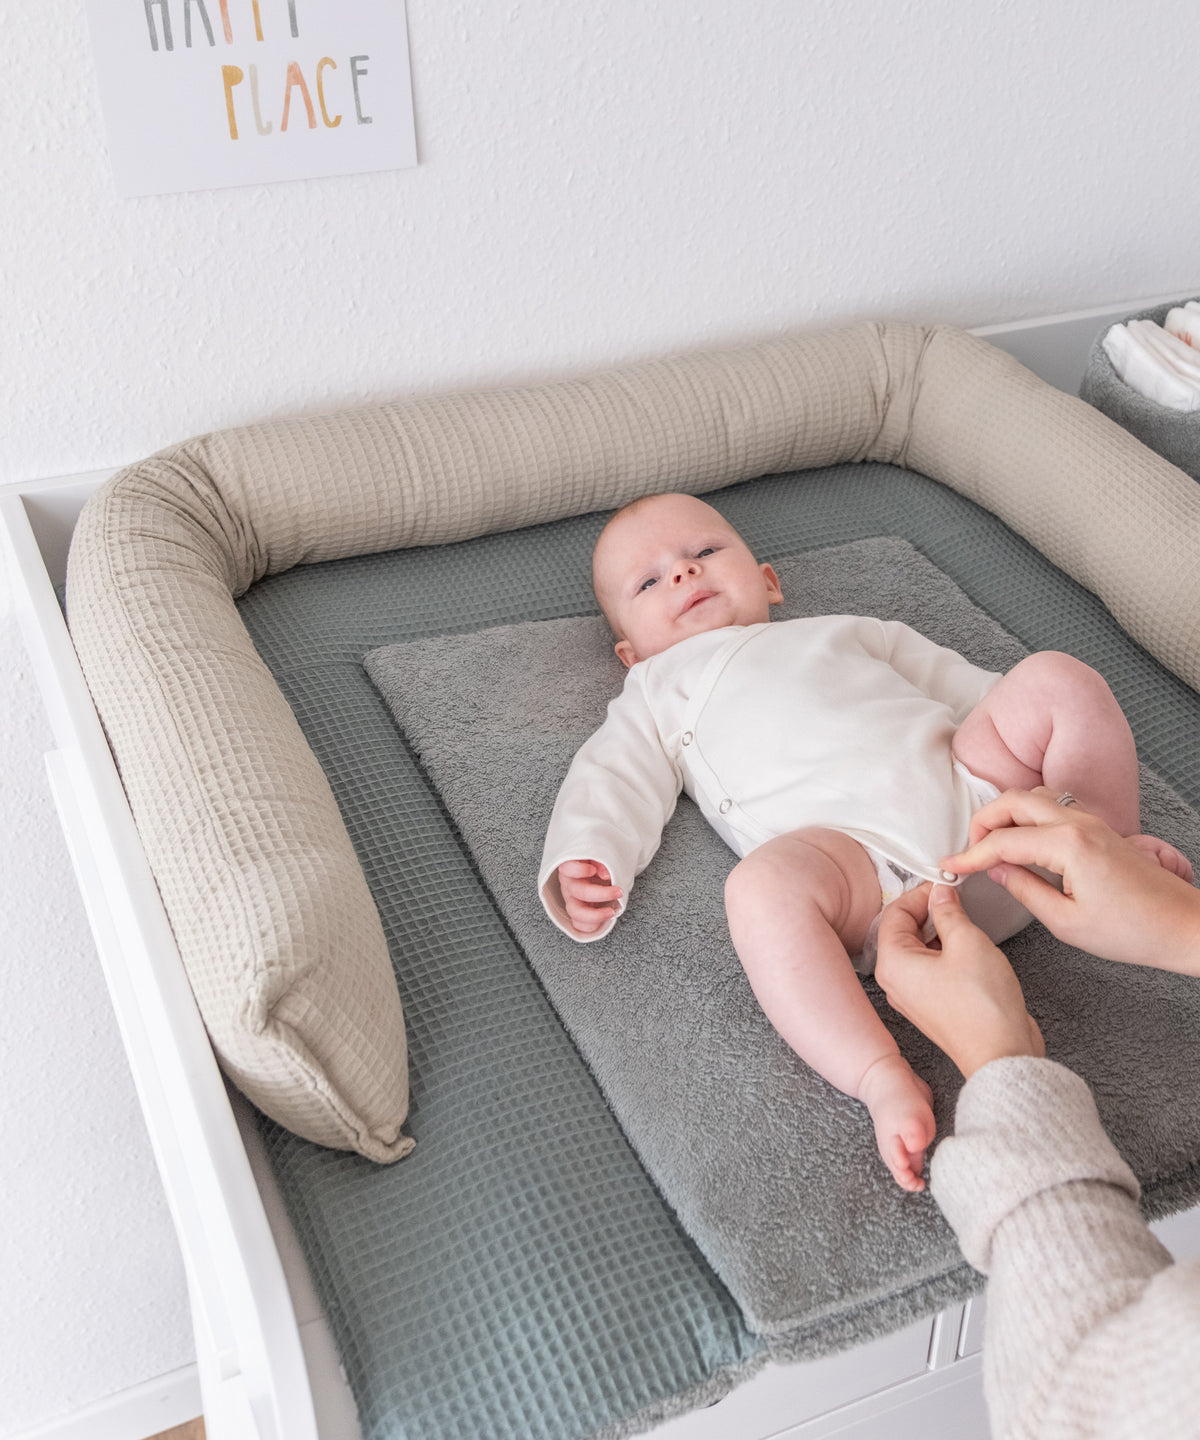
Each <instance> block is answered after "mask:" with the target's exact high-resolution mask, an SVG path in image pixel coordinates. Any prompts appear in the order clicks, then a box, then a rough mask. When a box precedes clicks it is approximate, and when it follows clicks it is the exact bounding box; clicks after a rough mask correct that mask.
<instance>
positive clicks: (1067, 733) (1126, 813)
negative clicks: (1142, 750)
mask: <svg viewBox="0 0 1200 1440" xmlns="http://www.w3.org/2000/svg"><path fill="white" fill-rule="evenodd" d="M954 754H955V756H956V757H957V758H958V759H959V760H961V761H962V763H963V764H964V765H965V766H966V767H967V769H968V770H970V771H971V772H972V773H973V774H975V775H978V776H979V777H980V778H981V779H983V780H990V781H991V783H992V784H993V785H995V786H996V787H997V789H999V790H1014V789H1016V790H1031V789H1033V788H1034V787H1035V786H1037V785H1046V786H1048V787H1049V788H1050V789H1051V790H1069V791H1070V792H1071V794H1072V795H1074V796H1075V798H1076V799H1077V800H1079V801H1081V802H1082V803H1083V804H1084V805H1086V806H1087V808H1088V809H1089V810H1091V811H1093V812H1094V813H1095V814H1097V815H1100V816H1101V817H1102V818H1103V819H1105V820H1106V821H1107V822H1108V823H1109V824H1110V825H1111V826H1112V827H1113V829H1114V830H1116V831H1117V833H1118V834H1120V835H1132V834H1134V832H1135V831H1136V830H1137V829H1138V763H1137V750H1136V748H1135V746H1134V743H1133V733H1132V731H1131V730H1130V728H1129V722H1128V721H1127V720H1126V719H1125V716H1124V713H1123V712H1122V710H1121V707H1120V706H1119V705H1118V704H1117V702H1116V700H1115V698H1114V697H1113V693H1112V691H1111V690H1110V689H1109V688H1108V685H1107V684H1106V683H1105V681H1104V678H1103V677H1102V676H1100V675H1098V674H1097V673H1096V672H1095V671H1094V670H1093V669H1091V667H1090V666H1088V665H1085V664H1083V662H1082V661H1080V660H1076V659H1075V658H1074V657H1073V656H1071V655H1061V654H1059V653H1058V652H1057V651H1053V650H1044V651H1041V652H1039V653H1038V654H1036V655H1030V656H1028V657H1027V658H1026V659H1024V660H1022V661H1021V662H1020V664H1018V665H1015V666H1014V667H1013V668H1012V669H1011V670H1010V671H1009V672H1008V674H1007V675H1005V676H1004V677H1003V678H1002V679H1001V680H999V681H998V682H997V683H996V685H995V686H993V688H992V689H991V690H990V691H989V692H988V694H987V695H986V696H984V698H983V700H981V701H980V703H979V704H978V705H976V707H975V708H974V710H972V711H971V713H970V714H969V715H968V716H967V718H966V719H965V720H964V721H963V723H962V724H961V725H960V726H959V729H958V733H957V734H956V735H955V737H954Z"/></svg>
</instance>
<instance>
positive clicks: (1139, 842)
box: [1126, 835, 1192, 885]
mask: <svg viewBox="0 0 1200 1440" xmlns="http://www.w3.org/2000/svg"><path fill="white" fill-rule="evenodd" d="M1126 839H1128V841H1129V843H1130V844H1131V845H1132V846H1133V848H1134V849H1135V850H1140V851H1141V852H1142V854H1143V855H1149V857H1150V858H1151V860H1157V861H1158V863H1159V864H1160V865H1161V866H1162V868H1163V869H1164V870H1169V871H1170V872H1171V874H1172V875H1178V876H1179V878H1180V879H1181V880H1186V881H1187V882H1188V884H1189V885H1190V884H1191V883H1192V862H1191V861H1190V860H1189V859H1188V858H1187V856H1186V855H1184V854H1183V853H1182V852H1181V851H1179V850H1176V848H1175V847H1174V845H1168V844H1167V842H1166V841H1165V840H1160V839H1159V838H1158V836H1157V835H1129V836H1126Z"/></svg>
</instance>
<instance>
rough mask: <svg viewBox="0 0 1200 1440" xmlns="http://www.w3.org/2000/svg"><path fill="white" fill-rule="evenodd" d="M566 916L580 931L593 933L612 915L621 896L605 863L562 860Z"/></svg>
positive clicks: (560, 881)
mask: <svg viewBox="0 0 1200 1440" xmlns="http://www.w3.org/2000/svg"><path fill="white" fill-rule="evenodd" d="M558 888H559V889H560V890H561V891H562V898H563V907H564V908H565V910H566V912H567V918H568V919H569V920H570V922H571V924H572V925H573V926H574V928H575V929H576V930H577V931H578V932H579V934H580V935H594V934H595V933H596V931H597V930H602V929H603V928H604V926H605V925H607V924H608V922H609V921H610V920H611V919H612V917H613V914H614V913H615V912H616V910H617V907H618V902H619V901H620V899H621V890H620V887H619V886H617V885H614V884H613V883H612V876H611V875H610V874H609V873H608V868H607V866H604V865H601V864H600V862H599V861H598V860H564V861H563V863H562V864H561V865H560V866H559V867H558Z"/></svg>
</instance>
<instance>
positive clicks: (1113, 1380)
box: [932, 1058, 1200, 1440]
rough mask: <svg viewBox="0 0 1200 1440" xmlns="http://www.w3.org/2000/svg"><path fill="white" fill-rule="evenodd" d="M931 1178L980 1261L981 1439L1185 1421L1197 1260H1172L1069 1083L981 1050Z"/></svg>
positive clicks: (1197, 1365)
mask: <svg viewBox="0 0 1200 1440" xmlns="http://www.w3.org/2000/svg"><path fill="white" fill-rule="evenodd" d="M932 1179H933V1193H934V1196H935V1197H936V1199H937V1201H938V1203H939V1205H940V1206H941V1207H942V1210H943V1211H944V1212H945V1214H946V1217H947V1219H948V1220H949V1221H950V1223H951V1225H953V1227H954V1229H955V1231H956V1232H957V1234H958V1238H959V1243H960V1244H961V1246H962V1250H963V1254H964V1255H965V1256H966V1258H967V1259H968V1260H969V1261H970V1262H971V1264H972V1265H974V1266H975V1267H976V1268H977V1269H979V1270H982V1271H983V1272H984V1273H986V1274H987V1275H988V1315H987V1334H986V1337H985V1341H984V1361H983V1364H984V1387H985V1391H986V1394H987V1401H988V1408H989V1412H990V1415H991V1420H992V1430H993V1434H994V1436H995V1440H1015V1437H1023V1440H1024V1437H1030V1440H1032V1437H1037V1440H1083V1437H1085V1436H1087V1437H1103V1440H1112V1437H1122V1440H1176V1437H1178V1440H1183V1437H1189V1440H1194V1437H1197V1436H1200V1265H1174V1264H1172V1262H1171V1257H1170V1255H1169V1254H1168V1253H1167V1251H1166V1250H1164V1249H1163V1247H1162V1246H1161V1245H1160V1244H1159V1243H1158V1241H1157V1240H1156V1239H1155V1238H1154V1237H1153V1235H1151V1233H1150V1231H1149V1230H1148V1229H1147V1228H1146V1225H1145V1222H1144V1221H1143V1220H1142V1218H1141V1215H1140V1213H1139V1211H1138V1205H1137V1198H1138V1194H1139V1189H1138V1183H1137V1181H1136V1179H1135V1178H1134V1175H1133V1172H1132V1171H1131V1170H1130V1169H1129V1167H1128V1166H1127V1165H1126V1164H1125V1162H1124V1161H1123V1160H1122V1159H1121V1157H1120V1156H1119V1155H1118V1154H1117V1152H1116V1150H1115V1149H1114V1148H1113V1145H1112V1143H1111V1141H1110V1140H1109V1139H1108V1137H1107V1135H1106V1134H1105V1133H1104V1129H1103V1127H1102V1126H1101V1123H1100V1117H1099V1115H1098V1114H1097V1111H1096V1105H1095V1101H1094V1100H1093V1099H1092V1096H1091V1092H1090V1091H1089V1090H1088V1088H1087V1086H1086V1085H1085V1084H1084V1082H1083V1081H1082V1080H1081V1079H1080V1078H1079V1077H1078V1076H1077V1075H1074V1074H1073V1073H1072V1072H1071V1071H1070V1070H1067V1069H1065V1068H1064V1067H1063V1066H1061V1065H1057V1064H1055V1063H1054V1062H1053V1061H1050V1060H1034V1059H1016V1058H1014V1059H1006V1060H994V1061H993V1062H992V1063H991V1064H990V1065H986V1066H984V1068H983V1069H982V1070H979V1071H977V1072H976V1074H975V1075H973V1076H972V1077H971V1079H970V1080H969V1081H968V1082H967V1084H966V1085H965V1086H964V1088H963V1091H962V1094H961V1096H960V1097H959V1101H958V1113H957V1121H956V1128H955V1134H954V1135H953V1136H951V1137H950V1138H948V1139H947V1140H945V1141H943V1143H942V1144H941V1145H940V1146H939V1147H938V1150H937V1153H936V1154H935V1156H934V1159H933V1165H932Z"/></svg>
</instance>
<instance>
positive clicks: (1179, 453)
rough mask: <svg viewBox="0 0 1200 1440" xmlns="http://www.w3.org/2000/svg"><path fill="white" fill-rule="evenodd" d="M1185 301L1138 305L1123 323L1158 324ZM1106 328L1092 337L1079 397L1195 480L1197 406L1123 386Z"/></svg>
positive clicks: (1199, 468)
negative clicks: (1178, 406)
mask: <svg viewBox="0 0 1200 1440" xmlns="http://www.w3.org/2000/svg"><path fill="white" fill-rule="evenodd" d="M1187 303H1188V302H1187V299H1186V298H1185V299H1183V300H1174V301H1172V302H1171V304H1170V305H1156V306H1155V307H1154V309H1152V310H1139V311H1138V312H1137V314H1135V315H1128V316H1126V317H1125V321H1123V322H1122V323H1123V324H1124V323H1127V322H1128V321H1129V320H1153V321H1154V323H1155V324H1156V325H1161V324H1162V323H1163V321H1164V320H1165V319H1166V318H1167V312H1168V311H1169V310H1173V309H1174V308H1175V306H1176V305H1186V304H1187ZM1108 330H1109V327H1108V326H1105V328H1104V329H1103V330H1102V331H1101V332H1100V334H1099V335H1097V336H1096V338H1095V340H1094V341H1093V342H1092V348H1091V350H1090V351H1089V352H1088V361H1087V369H1086V370H1085V371H1084V374H1083V381H1082V383H1081V384H1080V386H1079V397H1080V399H1081V400H1086V401H1087V402H1088V404H1089V405H1094V406H1095V407H1096V409H1097V410H1101V411H1103V413H1104V414H1105V415H1107V416H1108V417H1109V419H1110V420H1115V421H1116V422H1117V424H1118V425H1120V426H1122V427H1123V428H1124V429H1126V430H1128V431H1129V433H1130V434H1131V435H1135V436H1136V437H1137V438H1138V439H1139V440H1140V441H1141V442H1142V444H1143V445H1148V446H1149V447H1150V449H1151V450H1157V451H1158V453H1159V454H1160V455H1161V456H1162V457H1163V459H1164V460H1169V461H1170V462H1171V464H1172V465H1178V466H1179V468H1180V469H1181V470H1183V471H1186V472H1187V474H1189V475H1190V476H1191V477H1192V478H1193V479H1194V480H1200V411H1186V410H1172V409H1170V408H1169V407H1168V406H1166V405H1160V404H1159V403H1158V401H1157V400H1149V399H1147V398H1146V396H1145V395H1140V394H1139V393H1138V392H1137V391H1136V390H1133V389H1131V388H1130V387H1129V386H1128V385H1126V383H1125V382H1124V380H1122V379H1121V377H1120V376H1119V375H1118V374H1117V372H1116V371H1115V370H1114V369H1113V363H1112V361H1111V360H1110V359H1109V358H1108V351H1107V350H1105V348H1104V337H1105V335H1107V334H1108Z"/></svg>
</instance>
